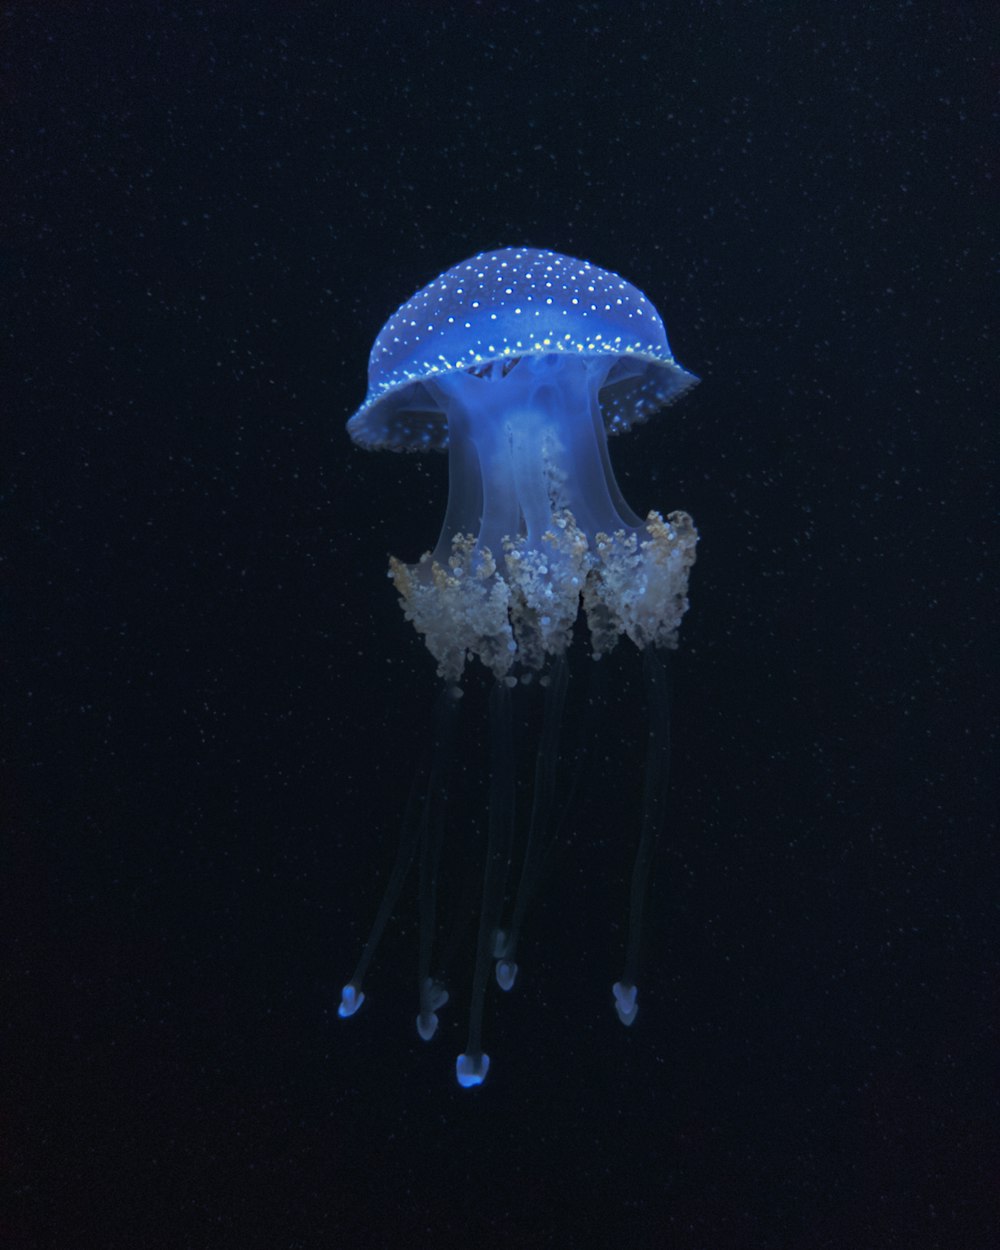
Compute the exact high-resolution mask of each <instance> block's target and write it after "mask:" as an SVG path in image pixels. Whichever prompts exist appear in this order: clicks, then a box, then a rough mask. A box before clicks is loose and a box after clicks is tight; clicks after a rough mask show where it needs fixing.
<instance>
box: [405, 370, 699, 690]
mask: <svg viewBox="0 0 1000 1250" xmlns="http://www.w3.org/2000/svg"><path fill="white" fill-rule="evenodd" d="M610 367H611V364H610V362H609V361H608V360H606V359H601V358H593V357H579V358H575V357H567V356H556V355H549V356H526V357H523V358H520V359H517V360H516V361H514V362H511V361H494V362H490V363H489V364H488V365H487V366H484V367H483V368H482V369H479V370H474V371H469V372H465V373H457V374H450V375H448V376H447V377H445V378H441V379H438V380H436V381H435V382H434V383H433V385H432V386H430V387H429V390H430V391H431V393H432V394H433V396H434V398H435V401H436V402H437V403H438V404H439V405H440V407H441V410H442V411H443V412H444V414H445V415H446V418H447V422H448V445H449V494H448V509H447V513H446V516H445V521H444V525H443V527H442V530H441V536H440V538H439V540H438V544H437V546H436V547H435V549H434V551H433V552H428V553H426V554H425V555H424V556H423V557H422V558H421V560H420V562H419V563H418V564H416V565H404V564H402V563H401V562H399V561H396V560H394V561H393V562H392V565H391V575H392V577H393V579H394V581H395V583H396V587H397V589H398V590H399V592H400V596H401V598H402V600H403V606H404V611H405V612H406V615H407V616H408V618H409V619H410V620H412V621H413V623H414V625H415V627H416V628H417V630H418V632H419V633H420V634H421V635H422V636H423V637H424V640H425V642H426V645H427V647H428V649H429V650H430V651H431V653H432V654H433V655H434V657H435V659H436V660H437V661H438V668H439V671H440V672H441V674H442V676H444V677H445V678H446V679H448V680H456V679H457V678H458V677H459V676H460V674H461V671H462V668H463V666H464V664H465V660H466V657H467V655H469V654H472V655H476V656H478V657H479V658H480V659H481V660H482V662H483V663H484V664H485V665H486V666H487V667H488V668H489V669H491V670H492V671H493V672H494V673H495V674H496V675H497V676H503V675H505V674H506V673H507V672H508V671H509V670H510V668H511V666H512V665H514V664H515V663H517V664H518V665H520V667H521V668H523V669H528V670H531V669H539V668H541V667H542V666H543V665H544V663H545V662H546V659H547V657H549V656H552V655H558V654H561V653H562V651H563V650H565V648H566V646H567V645H568V643H569V640H570V636H571V631H572V627H573V623H574V621H575V620H576V617H577V615H578V612H579V609H580V605H581V603H582V604H583V607H584V609H585V610H586V613H587V618H588V623H589V626H590V630H591V635H592V640H593V643H594V650H595V652H596V653H597V654H600V653H602V652H603V651H606V650H608V649H610V647H611V646H613V645H614V643H615V642H616V641H617V639H618V637H619V636H620V635H621V634H623V633H627V634H629V636H630V637H632V638H633V640H634V641H635V642H636V643H637V644H638V645H639V646H645V645H646V644H647V643H648V642H655V643H657V644H659V645H667V646H670V645H672V642H673V639H674V638H675V637H676V631H677V626H678V625H679V623H680V618H681V616H682V615H683V612H684V610H685V608H686V606H687V600H686V590H687V572H688V569H689V567H690V565H691V564H692V563H693V560H694V545H695V542H696V540H697V536H696V534H695V531H694V528H693V526H692V524H691V521H690V518H689V517H687V516H686V515H685V514H683V513H675V514H673V515H672V516H671V517H670V518H668V520H667V521H664V519H663V518H662V517H660V515H659V514H658V513H650V514H649V517H648V518H647V519H646V521H645V522H643V521H641V520H640V518H639V517H637V516H636V515H635V514H634V513H633V512H632V511H631V509H630V508H629V507H628V505H627V504H626V503H625V501H624V498H623V497H622V495H621V492H620V490H619V489H618V485H617V483H616V481H615V479H614V474H613V472H612V469H611V462H610V459H609V456H608V450H607V436H606V432H605V428H604V422H603V419H602V417H601V412H600V406H599V403H598V393H599V391H600V387H601V385H602V384H603V382H604V380H605V379H606V377H607V374H608V371H609V368H610Z"/></svg>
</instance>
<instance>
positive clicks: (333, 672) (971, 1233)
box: [0, 0, 1000, 1250]
mask: <svg viewBox="0 0 1000 1250" xmlns="http://www.w3.org/2000/svg"><path fill="white" fill-rule="evenodd" d="M991 12H992V6H990V5H977V4H963V3H956V4H949V5H937V6H933V5H932V6H923V5H914V4H909V3H885V4H870V5H868V4H857V3H848V4H844V5H833V6H831V5H826V4H819V3H813V2H812V0H800V2H798V3H794V4H792V3H787V4H786V3H771V4H741V3H735V2H734V3H690V4H674V3H621V4H610V3H589V4H587V3H583V4H568V3H562V4H554V5H551V4H545V5H542V4H531V3H523V4H515V3H488V2H486V0H483V2H481V3H473V2H471V0H470V2H469V3H466V4H458V3H451V4H445V3H416V2H415V3H400V4H371V5H367V6H362V5H346V4H341V3H316V2H307V3H300V4H295V5H290V4H284V3H274V4H268V5H257V4H236V5H231V6H217V5H213V4H210V5H193V4H191V5H188V4H183V5H182V4H178V5H170V4H164V3H151V4H147V5H126V4H124V3H122V4H75V5H70V4H62V3H51V4H48V5H41V4H36V5H30V4H29V5H13V4H12V5H8V6H7V7H6V8H5V10H4V13H3V16H2V18H0V31H2V50H0V59H2V63H3V74H4V78H5V80H6V84H7V86H6V102H5V104H4V106H3V120H2V125H3V127H4V131H5V135H6V138H5V143H4V148H5V157H4V170H5V174H6V179H7V180H8V181H7V188H6V191H5V192H4V193H3V197H2V202H0V223H2V233H0V277H2V291H3V301H4V316H3V335H4V341H5V346H6V351H5V359H4V365H3V379H4V380H3V382H2V406H3V409H4V413H5V417H6V420H5V421H4V426H5V428H6V430H8V431H11V432H13V433H14V435H15V437H14V439H13V440H11V441H10V443H9V445H8V449H7V452H6V455H5V457H4V500H5V504H6V513H7V518H6V521H5V527H6V535H7V537H6V539H5V540H4V550H5V559H4V563H3V566H2V567H3V570H4V571H3V581H2V595H3V611H4V618H5V619H4V625H3V629H4V634H5V638H6V641H5V642H4V644H3V649H4V651H5V652H6V656H5V673H4V682H5V687H4V703H3V712H4V719H3V732H4V736H5V742H4V759H5V783H4V794H5V798H4V807H5V812H4V828H5V831H6V832H5V840H4V851H3V874H2V884H3V893H4V901H3V921H2V927H3V933H4V935H5V936H4V955H3V974H4V981H5V985H6V988H5V994H4V998H5V1003H6V1007H5V1011H4V1032H5V1034H6V1049H7V1058H6V1059H5V1060H4V1061H3V1064H2V1068H3V1088H4V1090H5V1093H4V1094H3V1100H4V1102H3V1117H2V1119H3V1123H4V1127H3V1138H2V1151H3V1162H2V1167H3V1172H4V1174H5V1177H6V1179H7V1181H8V1182H11V1187H10V1189H9V1192H8V1198H7V1199H6V1200H4V1202H3V1204H2V1205H0V1242H2V1244H3V1245H4V1246H7V1247H10V1248H11V1250H28V1248H35V1247H39V1248H41V1247H58V1248H59V1250H76V1248H77V1247H82V1248H84V1250H88V1248H89V1247H101V1248H102V1250H111V1248H113V1247H129V1248H137V1250H139V1248H142V1247H160V1246H164V1247H174V1248H180V1247H217V1246H219V1247H228V1246H238V1247H248V1248H249V1247H258V1246H260V1247H268V1248H269V1250H271V1248H273V1250H284V1248H286V1247H287V1248H289V1250H306V1248H308V1250H314V1248H316V1247H325V1246H339V1245H342V1244H343V1245H353V1246H392V1247H395V1246H403V1245H406V1246H409V1245H415V1246H421V1245H432V1244H433V1245H452V1244H462V1245H467V1244H470V1243H471V1244H476V1245H480V1246H494V1245H496V1246H499V1245H514V1246H536V1245H537V1246H557V1247H561V1246H570V1245H572V1246H592V1245H593V1246H604V1245H615V1244H622V1245H625V1246H629V1247H632V1246H636V1247H645V1246H651V1247H684V1248H686V1247H699V1248H703V1250H727V1248H729V1247H747V1248H753V1250H763V1248H770V1247H791V1248H798V1247H802V1248H804V1250H819V1248H821V1247H836V1248H840V1247H850V1248H851V1250H866V1248H868V1247H872V1248H882V1247H897V1246H898V1247H904V1248H906V1250H921V1248H922V1247H943V1248H945V1250H955V1248H960V1250H964V1248H967V1247H968V1248H978V1247H984V1248H985V1247H989V1246H994V1245H996V1244H998V1243H997V1241H996V1237H997V1226H998V1221H997V1179H998V1162H1000V1152H998V1141H997V1120H996V1116H997V1110H998V1108H997V1084H996V1062H997V1046H996V1042H997V1035H996V1024H997V1017H996V993H997V970H998V958H997V946H996V937H997V932H996V927H995V924H996V913H995V906H996V899H997V884H998V882H997V854H996V844H995V842H994V841H992V837H993V833H994V829H995V817H996V800H997V786H996V775H997V774H996V765H997V756H996V743H995V728H996V718H995V706H996V694H997V683H996V656H995V644H996V638H995V623H996V612H995V607H996V602H995V589H994V585H995V581H996V572H995V569H996V566H995V563H994V561H995V549H996V525H995V510H996V498H995V495H993V484H994V481H995V477H996V471H997V416H998V407H997V388H996V369H995V353H996V343H995V339H994V341H993V343H992V345H991V344H990V343H989V342H988V340H987V333H988V330H989V322H990V320H991V314H993V313H994V312H995V305H994V307H992V308H991V307H990V305H989V303H988V301H987V288H986V281H987V273H988V271H989V270H990V267H991V262H990V255H989V253H990V248H991V245H992V244H993V242H994V240H995V236H996V221H997V210H998V202H997V193H996V184H995V181H992V180H991V177H990V175H991V173H993V174H995V171H996V135H995V132H993V136H992V138H991V137H990V130H989V126H990V108H991V106H992V105H993V103H994V98H993V94H992V93H993V90H994V88H995V83H996V77H995V72H994V73H993V76H992V78H991V72H990V68H989V66H990V60H991V56H992V59H993V60H994V62H995V54H996V43H995V40H993V39H991V31H990V27H991V22H992V23H995V14H992V18H991ZM993 30H994V31H995V24H994V25H993ZM515 243H525V244H528V245H531V246H544V247H551V248H554V249H556V250H558V251H562V252H567V253H569V254H571V255H579V256H582V257H585V258H587V259H590V260H592V261H594V262H596V263H597V264H600V265H602V266H605V267H607V268H610V269H614V270H617V271H619V272H621V273H622V274H623V275H625V276H626V277H627V278H628V279H629V280H630V281H632V282H634V283H635V284H636V285H638V286H639V287H641V288H642V289H643V290H645V291H646V292H647V293H648V294H649V296H650V298H651V299H652V300H653V301H654V303H655V304H656V305H657V307H658V308H659V309H660V311H661V312H662V314H663V316H664V319H665V320H666V323H667V326H668V329H669V332H670V336H671V342H672V345H673V347H674V350H675V351H676V353H677V356H678V358H679V359H680V360H681V361H682V362H683V363H684V364H685V365H686V366H687V367H688V368H690V369H692V370H693V371H694V372H696V373H698V374H699V375H701V377H702V378H703V379H704V381H703V383H702V385H701V386H700V387H699V388H698V389H697V390H696V391H695V392H694V393H693V395H692V396H691V397H689V398H688V399H686V400H685V401H684V402H683V403H682V404H681V405H679V406H678V407H677V408H676V409H674V410H672V411H671V412H669V413H668V414H666V415H665V416H664V417H663V418H661V419H660V420H657V421H654V422H652V423H650V424H649V425H647V426H646V427H644V428H642V429H641V430H638V431H636V432H635V433H633V434H632V435H630V436H629V437H627V438H621V439H618V440H615V443H614V445H613V448H612V454H613V457H614V461H615V465H616V469H617V471H618V474H619V478H620V481H621V484H622V487H623V490H624V493H625V495H626V497H627V498H628V500H629V501H630V502H631V503H632V505H633V506H634V507H636V508H637V509H638V510H639V511H642V512H645V511H646V510H647V509H648V508H650V507H660V508H662V509H663V510H668V509H671V508H675V507H683V508H685V509H687V510H688V511H690V512H691V513H692V515H693V516H694V517H695V519H696V521H697V523H698V525H699V528H700V530H701V534H702V543H701V547H700V551H699V561H698V565H697V567H696V569H695V571H694V576H693V580H692V591H691V598H692V608H691V612H690V614H689V616H688V618H687V619H686V621H685V624H684V627H683V634H682V647H681V650H680V652H679V653H678V655H677V657H676V662H675V664H674V675H673V680H674V735H675V745H674V779H673V789H672V795H671V808H670V815H669V818H668V826H667V829H666V832H665V837H664V845H663V848H662V853H661V856H660V859H659V862H658V870H657V874H656V881H655V887H654V908H653V916H652V923H651V928H650V935H649V937H650V942H649V947H648V950H647V959H646V967H647V973H646V977H645V980H644V988H643V998H642V1003H643V1011H642V1015H641V1017H640V1020H639V1022H638V1024H637V1026H636V1027H635V1029H633V1030H632V1031H630V1032H625V1031H624V1030H623V1029H622V1028H621V1027H620V1026H619V1024H618V1023H617V1021H616V1020H615V1018H614V1016H613V1013H612V1012H611V1010H610V1006H609V996H608V985H609V983H610V981H611V980H613V979H614V977H615V976H617V974H618V971H619V967H618V962H619V960H620V951H621V942H622V933H621V929H620V921H621V917H622V914H623V907H624V900H625V895H626V890H627V881H628V869H629V859H630V850H629V847H630V846H631V842H632V839H633V838H634V831H635V815H636V807H637V802H638V799H637V786H638V776H639V770H638V756H639V754H640V752H641V749H642V740H643V739H642V735H643V725H644V712H643V702H642V684H641V681H640V680H639V666H638V664H637V662H636V661H635V657H634V656H629V655H628V654H627V652H626V651H625V650H624V649H623V650H622V654H621V655H620V656H618V657H616V658H615V660H614V663H613V669H612V673H611V676H612V682H611V683H610V684H611V693H610V695H609V697H608V699H607V708H606V716H607V722H606V723H607V739H606V741H607V757H606V760H602V767H601V768H599V769H595V770H594V774H593V776H592V777H591V786H590V789H589V791H588V804H587V806H586V808H585V811H584V816H583V818H582V819H581V820H580V822H579V824H578V827H577V829H576V837H575V840H574V843H573V845H572V847H571V848H570V849H569V851H568V852H567V854H566V855H565V857H564V859H563V861H562V863H561V864H560V865H559V870H558V872H557V873H556V874H555V875H554V877H553V879H552V881H551V883H550V885H549V886H548V887H547V889H546V892H545V895H544V899H543V905H542V906H541V907H540V908H539V911H538V913H537V915H536V917H535V922H534V924H533V925H532V926H531V928H530V930H529V932H528V934H527V935H526V941H525V950H524V958H523V960H522V963H523V965H524V968H525V972H524V982H523V985H522V986H520V987H519V991H518V993H517V994H516V995H514V996H512V997H511V998H510V999H509V1000H505V1001H504V1002H503V1003H500V1004H498V1003H496V1002H495V1001H491V1004H490V1007H489V1009H488V1022H489V1023H488V1049H489V1050H490V1052H491V1054H492V1055H493V1061H494V1069H493V1071H491V1074H490V1077H489V1080H488V1082H487V1084H486V1085H485V1086H484V1087H483V1088H482V1089H481V1090H480V1091H477V1092H475V1093H473V1094H469V1093H463V1092H461V1091H460V1090H459V1089H458V1088H457V1086H456V1085H455V1083H454V1080H453V1077H452V1063H453V1056H454V1054H455V1053H456V1052H457V1051H458V1050H459V1049H461V1048H462V1046H463V1042H464V1033H463V1030H462V1025H461V1020H462V1015H463V1010H464V1001H465V999H464V986H463V985H462V984H461V983H460V984H459V985H458V987H457V998H458V1000H459V1001H458V1002H457V1003H456V1004H455V1005H454V1007H453V1008H452V1009H450V1010H449V1012H448V1014H447V1016H446V1021H445V1024H444V1026H443V1030H442V1032H443V1036H442V1037H441V1038H440V1039H438V1041H437V1042H436V1043H435V1044H434V1045H433V1047H431V1048H424V1047H423V1046H422V1044H421V1043H420V1042H419V1041H418V1040H417V1039H416V1036H415V1034H414V1032H413V1028H412V1016H413V1011H414V1007H413V1002H412V987H411V981H412V975H413V973H412V967H413V962H412V961H413V949H414V942H415V935H414V927H413V923H412V919H411V914H412V912H411V910H410V909H409V908H408V907H403V908H401V911H400V919H399V921H398V923H397V924H396V925H394V926H393V928H392V929H391V930H390V933H389V936H388V939H387V943H386V947H385V949H384V952H383V955H382V957H381V958H380V959H379V962H378V964H377V966H376V968H375V969H374V970H373V974H372V977H371V981H370V984H369V986H368V989H369V991H370V1002H369V1003H368V1004H366V1009H365V1011H364V1013H363V1014H362V1015H361V1016H359V1017H358V1018H357V1019H356V1020H354V1021H352V1022H351V1023H350V1024H348V1025H345V1024H343V1023H342V1022H340V1021H339V1020H337V1018H336V1014H335V1008H336V1003H337V1001H338V998H339V990H340V985H341V984H342V983H343V981H344V980H345V979H346V977H347V976H348V975H349V973H350V970H351V968H352V966H353V962H354V959H355V957H356V954H357V947H358V944H359V942H360V940H361V938H362V936H363V932H364V927H365V926H366V925H367V923H368V921H369V918H370V914H371V912H372V910H373V908H374V906H375V905H376V902H377V899H378V896H379V890H380V881H381V879H382V878H383V877H384V873H385V871H386V869H387V866H388V864H389V862H390V860H391V856H392V851H393V846H394V840H395V837H396V834H397V831H398V823H399V816H400V812H401V810H402V807H403V804H404V802H405V799H406V794H407V790H408V787H409V785H410V778H411V772H412V768H413V763H414V761H415V759H416V758H417V756H418V755H419V752H420V749H421V745H422V743H423V741H424V740H425V738H426V733H427V724H428V718H429V713H430V705H431V701H432V699H433V694H434V687H435V682H434V677H433V666H432V664H431V662H430V660H429V658H428V657H427V656H426V654H425V653H424V651H423V649H422V647H421V646H420V644H419V641H418V640H417V639H416V637H415V636H413V635H412V634H411V631H410V630H409V627H408V626H407V625H406V624H405V622H404V621H403V619H402V616H401V613H400V612H399V610H398V607H397V605H396V603H395V596H394V595H393V593H392V591H391V588H390V586H389V585H388V583H387V582H386V579H385V566H386V558H387V553H388V552H393V553H395V554H398V555H400V556H402V557H404V558H407V559H412V558H414V557H415V556H417V555H418V554H419V553H420V552H421V551H422V550H424V549H425V548H426V547H427V546H429V545H430V544H431V543H432V542H433V540H434V538H435V537H436V534H437V528H438V525H439V524H440V518H441V516H442V513H443V507H444V493H445V485H446V481H445V462H444V460H443V458H437V459H434V460H420V459H417V458H415V457H397V456H391V455H374V454H368V453H364V452H361V451H359V450H357V449H355V448H353V447H352V446H351V445H350V443H349V441H348V440H347V438H346V435H345V434H344V430H343V425H344V421H345V420H346V418H347V416H348V415H349V414H350V412H351V411H352V410H353V408H354V407H355V406H356V405H357V404H358V403H359V402H360V400H361V399H362V397H363V394H364V387H365V365H366V360H367V353H368V350H369V348H370V345H371V342H372V341H373V339H374V337H375V334H376V333H377V331H378V329H379V327H380V326H381V324H382V322H383V321H384V320H385V319H386V317H387V316H388V315H389V314H390V313H391V312H392V311H393V310H394V309H395V307H396V306H397V305H398V304H399V303H400V302H401V301H402V300H404V299H405V298H407V297H408V296H409V295H410V294H411V293H412V292H414V291H415V290H416V289H417V288H418V287H419V286H421V285H423V284H424V283H425V282H427V281H429V280H430V279H431V278H433V277H434V276H435V275H436V274H437V273H439V272H440V271H441V270H443V269H445V268H447V267H448V266H450V265H451V264H454V263H455V262H457V261H459V260H461V259H463V258H464V257H466V256H468V255H471V254H472V253H474V252H476V251H479V250H483V249H486V248H491V247H496V246H504V245H509V244H515ZM994 322H995V318H994ZM993 328H994V329H995V324H994V327H993ZM630 661H631V662H630ZM578 667H579V668H581V669H582V671H583V674H584V675H583V677H582V678H581V680H585V670H586V661H585V657H582V656H581V657H580V660H579V662H578ZM483 697H484V696H483V689H482V682H477V681H475V680H473V681H472V682H471V683H470V689H469V691H468V696H467V704H468V707H467V719H466V730H467V735H466V738H465V740H464V743H463V752H464V754H463V767H462V779H463V782H462V783H463V786H464V793H465V799H464V800H463V801H464V807H462V808H460V813H461V816H462V819H461V821H460V825H461V827H460V828H458V829H457V830H456V832H455V839H454V842H453V843H452V851H453V857H452V861H451V866H450V871H451V872H452V873H453V874H457V875H461V870H460V867H459V868H456V866H455V863H456V857H458V858H459V860H460V857H461V852H462V848H463V843H464V842H465V840H466V839H468V840H469V841H470V842H471V843H472V844H473V845H474V844H475V842H476V840H477V838H478V836H479V833H480V831H481V820H482V804H481V802H480V801H479V800H480V799H481V795H480V793H479V792H480V790H481V786H482V774H483V769H484V767H485V754H484V751H483V741H482V738H483V724H482V720H483V707H482V703H483ZM470 936H471V935H470ZM468 957H469V956H468V952H466V955H465V958H466V960H467V959H468Z"/></svg>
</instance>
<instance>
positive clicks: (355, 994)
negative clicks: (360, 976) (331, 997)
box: [337, 985, 365, 1020]
mask: <svg viewBox="0 0 1000 1250" xmlns="http://www.w3.org/2000/svg"><path fill="white" fill-rule="evenodd" d="M364 1001H365V996H364V994H362V992H361V990H359V989H358V987H357V986H356V985H345V986H344V988H343V989H342V990H341V991H340V1006H339V1007H338V1008H337V1015H338V1016H340V1018H341V1020H347V1019H349V1018H350V1017H351V1016H353V1015H354V1013H355V1012H356V1011H357V1009H358V1008H359V1007H360V1006H361V1004H362V1003H363V1002H364Z"/></svg>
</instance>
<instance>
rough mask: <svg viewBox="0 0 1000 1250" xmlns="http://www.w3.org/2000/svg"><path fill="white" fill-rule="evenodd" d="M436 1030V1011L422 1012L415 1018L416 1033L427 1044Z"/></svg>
mask: <svg viewBox="0 0 1000 1250" xmlns="http://www.w3.org/2000/svg"><path fill="white" fill-rule="evenodd" d="M437 1030H438V1017H437V1012H436V1011H422V1012H421V1013H420V1015H419V1016H417V1032H418V1033H419V1034H420V1036H421V1038H422V1039H423V1040H424V1041H425V1042H429V1041H430V1040H431V1038H432V1037H433V1036H434V1034H435V1033H436V1032H437Z"/></svg>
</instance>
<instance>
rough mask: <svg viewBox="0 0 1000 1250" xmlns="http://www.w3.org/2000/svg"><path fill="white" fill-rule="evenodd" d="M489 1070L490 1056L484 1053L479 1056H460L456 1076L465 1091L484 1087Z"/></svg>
mask: <svg viewBox="0 0 1000 1250" xmlns="http://www.w3.org/2000/svg"><path fill="white" fill-rule="evenodd" d="M489 1070H490V1057H489V1055H484V1054H482V1053H480V1054H478V1055H459V1056H458V1058H457V1059H456V1060H455V1076H456V1077H457V1078H458V1083H459V1085H461V1087H462V1088H463V1089H472V1088H473V1086H476V1085H482V1083H483V1081H485V1080H486V1073H487V1072H489Z"/></svg>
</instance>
